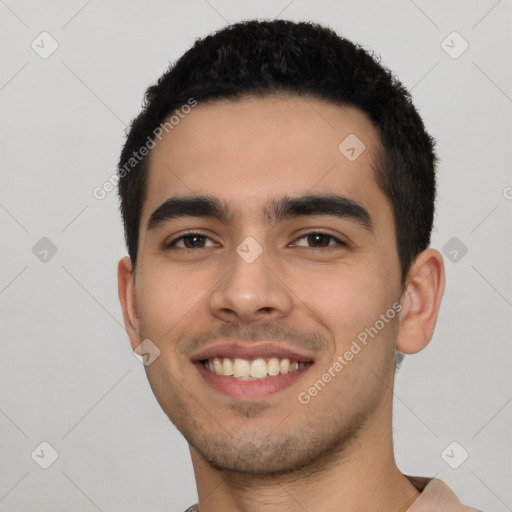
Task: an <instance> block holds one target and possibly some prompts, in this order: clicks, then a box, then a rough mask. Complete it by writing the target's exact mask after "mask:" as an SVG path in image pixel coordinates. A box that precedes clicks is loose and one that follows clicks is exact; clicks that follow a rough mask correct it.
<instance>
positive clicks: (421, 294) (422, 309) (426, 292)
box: [396, 249, 445, 354]
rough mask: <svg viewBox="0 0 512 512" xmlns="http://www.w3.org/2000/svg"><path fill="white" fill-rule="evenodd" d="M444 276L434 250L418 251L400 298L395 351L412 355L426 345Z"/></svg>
mask: <svg viewBox="0 0 512 512" xmlns="http://www.w3.org/2000/svg"><path fill="white" fill-rule="evenodd" d="M444 284H445V273H444V263H443V257H442V255H441V254H440V253H439V251H436V250H435V249H427V250H426V251H423V252H421V253H420V254H419V255H418V256H417V257H416V259H415V261H414V263H413V265H412V266H411V269H410V271H409V274H408V277H407V282H406V287H405V291H404V293H403V296H402V305H403V309H402V311H401V313H400V320H399V322H400V326H399V331H398V338H397V343H396V348H397V349H398V350H399V351H400V352H403V353H404V354H415V353H416V352H419V351H420V350H422V349H423V348H425V347H426V346H427V345H428V343H429V342H430V340H431V338H432V335H433V333H434V328H435V325H436V321H437V316H438V313H439V307H440V305H441V299H442V297H443V292H444Z"/></svg>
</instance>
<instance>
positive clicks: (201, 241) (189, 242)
mask: <svg viewBox="0 0 512 512" xmlns="http://www.w3.org/2000/svg"><path fill="white" fill-rule="evenodd" d="M217 245H218V244H216V243H215V242H214V241H213V240H212V239H211V238H209V237H207V236H206V235H202V234H201V233H188V234H186V235H183V236H180V237H178V238H175V239H174V240H172V241H171V242H170V243H168V244H167V248H169V249H170V248H171V247H179V248H180V249H202V248H203V247H216V246H217Z"/></svg>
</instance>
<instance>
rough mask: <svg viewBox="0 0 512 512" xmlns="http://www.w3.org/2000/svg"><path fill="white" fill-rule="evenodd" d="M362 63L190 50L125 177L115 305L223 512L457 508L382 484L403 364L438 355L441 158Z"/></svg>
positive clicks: (425, 483) (155, 90)
mask: <svg viewBox="0 0 512 512" xmlns="http://www.w3.org/2000/svg"><path fill="white" fill-rule="evenodd" d="M433 146H434V144H433V140H432V138H431V137H430V136H429V135H428V134H427V133H426V131H425V128H424V126H423V123H422V121H421V119H420V117H419V115H418V113H417V112H416V110H415V109H414V107H413V105H412V103H411V100H410V97H409V95H408V94H407V92H406V91H405V89H404V88H403V87H402V85H401V84H400V83H399V82H398V81H397V80H395V79H394V78H393V77H392V75H391V74H390V73H389V71H387V70H386V69H384V68H383V67H381V66H380V65H379V64H378V63H377V62H376V61H375V60H374V59H373V58H372V57H371V56H370V55H369V54H368V53H366V52H365V51H363V50H362V49H361V48H359V47H357V46H355V45H354V44H352V43H351V42H349V41H347V40H345V39H343V38H340V37H339V36H337V35H336V34H335V33H334V32H332V31H331V30H329V29H326V28H323V27H321V26H318V25H315V24H309V23H292V22H288V21H281V20H278V21H272V22H266V21H265V22H256V21H251V22H244V23H240V24H236V25H233V26H230V27H227V28H226V29H224V30H221V31H219V32H218V33H216V34H214V35H212V36H208V37H206V38H205V39H203V40H199V41H197V42H196V43H195V45H194V46H193V48H192V49H190V50H189V51H188V52H186V53H185V54H184V55H183V56H182V57H181V59H179V60H178V62H177V63H176V64H175V65H174V66H172V67H171V69H170V70H169V71H168V72H167V73H166V74H164V75H163V76H162V77H161V78H160V80H159V81H158V83H157V84H155V85H154V86H152V87H150V88H149V89H148V91H147V93H146V103H145V106H144V109H143V111H142V112H141V114H139V116H138V117H137V118H136V119H135V120H134V122H133V124H132V126H131V129H130V132H129V134H128V138H127V141H126V145H125V147H124V149H123V152H122V155H121V159H120V164H119V194H120V198H121V212H122V215H123V220H124V227H125V235H126V242H127V247H128V251H129V257H125V258H123V259H122V260H121V261H120V263H119V272H118V277H119V296H120V301H121V304H122V309H123V315H124V321H125V324H126V329H127V332H128V335H129V337H130V341H131V345H132V347H133V349H134V350H135V351H136V352H138V353H139V354H143V357H144V362H145V368H146V372H147V376H148V379H149V382H150V385H151V387H152V389H153V391H154V393H155V396H156V398H157V400H158V402H159V403H160V405H161V407H162V409H163V410H164V412H165V413H166V414H167V415H168V417H169V418H170V420H171V421H172V422H173V423H174V425H175V426H176V427H177V428H178V429H179V430H180V432H181V433H182V434H183V435H184V437H185V438H186V439H187V441H188V443H189V446H190V452H191V457H192V463H193V467H194V472H195V477H196V483H197V490H198V496H199V503H198V505H196V506H194V507H192V508H190V509H189V510H191V511H192V510H201V512H218V511H242V510H243V511H259V512H261V511H276V510H280V511H281V510H287V511H299V510H300V511H303V510H307V511H308V512H315V511H322V512H327V511H333V512H334V511H355V510H365V511H366V510H381V511H386V512H398V511H405V510H408V511H410V512H420V511H427V510H429V511H430V510H432V511H434V510H435V511H436V512H442V511H469V510H474V509H469V508H467V507H465V506H463V505H462V504H461V503H460V502H459V501H458V499H457V498H456V497H455V495H454V494H453V493H452V492H451V491H450V489H449V488H448V487H447V486H446V485H445V484H444V483H443V482H441V481H439V480H436V479H430V480H429V479H425V478H423V479H422V478H413V477H409V476H405V475H403V474H402V473H401V472H400V471H399V469H398V468H397V466H396V463H395V460H394V455H393V447H392V432H391V411H392V396H393V382H394V373H395V366H396V365H397V354H398V355H402V354H404V353H405V354H412V353H416V352H418V351H420V350H421V349H423V348H424V347H425V346H426V345H427V344H428V342H429V341H430V339H431V337H432V333H433V330H434V326H435V323H436V319H437V314H438V310H439V305H440V302H441V297H442V294H443V289H444V267H443V260H442V256H441V255H440V253H439V252H438V251H436V250H433V249H429V248H428V246H429V243H430V232H431V229H432V221H433V213H434V198H435V171H434V168H435V154H434V151H433Z"/></svg>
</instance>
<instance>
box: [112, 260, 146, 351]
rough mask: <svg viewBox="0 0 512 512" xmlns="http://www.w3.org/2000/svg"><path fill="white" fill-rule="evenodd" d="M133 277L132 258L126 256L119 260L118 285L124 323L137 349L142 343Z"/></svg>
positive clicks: (132, 344) (133, 347)
mask: <svg viewBox="0 0 512 512" xmlns="http://www.w3.org/2000/svg"><path fill="white" fill-rule="evenodd" d="M133 277H134V276H133V267H132V262H131V259H130V257H129V256H125V257H124V258H122V259H121V260H120V261H119V264H118V267H117V285H118V294H119V301H120V303H121V309H122V311H123V319H124V325H125V328H126V332H127V333H128V337H129V338H130V344H131V346H132V349H133V350H135V348H136V347H137V346H139V345H140V329H139V314H138V311H137V300H136V294H135V285H134V278H133Z"/></svg>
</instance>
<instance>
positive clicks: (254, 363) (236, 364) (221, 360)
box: [201, 357, 312, 381]
mask: <svg viewBox="0 0 512 512" xmlns="http://www.w3.org/2000/svg"><path fill="white" fill-rule="evenodd" d="M201 363H202V364H203V366H204V368H205V369H206V370H207V371H208V372H210V373H213V374H215V375H219V376H223V377H232V378H233V379H234V380H241V381H251V380H265V379H269V378H273V377H277V376H278V375H286V374H288V373H294V372H298V371H299V370H302V369H303V368H305V367H306V366H309V365H311V364H312V362H311V361H309V362H299V361H294V360H293V359H292V360H290V359H288V358H286V357H285V358H278V357H272V358H269V359H264V358H256V359H251V360H249V359H242V358H230V357H214V358H212V359H205V360H203V361H201Z"/></svg>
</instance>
